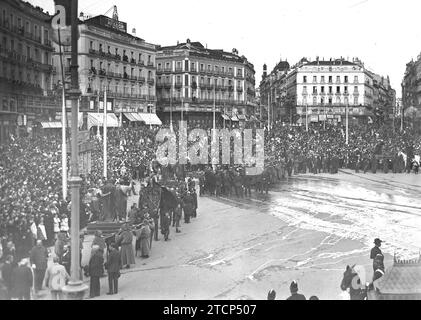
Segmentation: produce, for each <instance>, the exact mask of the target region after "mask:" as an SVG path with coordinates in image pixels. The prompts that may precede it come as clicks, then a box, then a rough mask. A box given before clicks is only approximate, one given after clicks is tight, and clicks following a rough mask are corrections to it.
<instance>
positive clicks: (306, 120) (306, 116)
mask: <svg viewBox="0 0 421 320" xmlns="http://www.w3.org/2000/svg"><path fill="white" fill-rule="evenodd" d="M306 131H307V132H308V105H307V104H306Z"/></svg>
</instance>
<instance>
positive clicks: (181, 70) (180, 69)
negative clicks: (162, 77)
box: [175, 67, 183, 72]
mask: <svg viewBox="0 0 421 320" xmlns="http://www.w3.org/2000/svg"><path fill="white" fill-rule="evenodd" d="M175 72H183V68H177V67H176V68H175Z"/></svg>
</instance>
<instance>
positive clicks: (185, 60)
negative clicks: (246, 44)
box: [157, 39, 256, 126]
mask: <svg viewBox="0 0 421 320" xmlns="http://www.w3.org/2000/svg"><path fill="white" fill-rule="evenodd" d="M254 77H255V71H254V66H253V65H252V64H251V63H250V62H248V61H247V59H246V58H245V57H244V56H241V57H240V56H239V55H238V51H237V50H236V49H233V51H232V52H225V51H223V50H211V49H207V48H205V47H204V46H203V45H202V44H201V43H200V42H190V40H189V39H187V41H186V42H185V43H179V44H177V45H175V46H167V47H160V48H159V49H158V52H157V99H158V114H159V116H160V118H161V119H162V120H163V121H164V122H166V123H169V122H170V121H171V120H172V121H173V122H175V121H179V120H181V119H183V120H186V121H187V122H188V123H189V124H192V125H206V126H212V123H213V110H214V106H215V113H216V121H217V122H218V124H221V123H222V122H226V121H229V122H230V124H231V123H232V122H235V123H238V122H246V121H249V120H250V116H252V115H254V112H255V107H256V103H255V78H254ZM253 118H254V116H253ZM253 118H252V120H253Z"/></svg>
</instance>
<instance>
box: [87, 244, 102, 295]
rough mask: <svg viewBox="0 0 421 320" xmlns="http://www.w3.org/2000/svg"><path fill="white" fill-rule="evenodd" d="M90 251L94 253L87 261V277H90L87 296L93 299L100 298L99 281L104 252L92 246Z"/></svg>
mask: <svg viewBox="0 0 421 320" xmlns="http://www.w3.org/2000/svg"><path fill="white" fill-rule="evenodd" d="M92 250H95V253H94V254H93V255H92V257H91V260H89V276H90V277H91V279H90V291H89V296H90V297H91V298H95V297H99V296H100V283H99V279H100V278H101V276H102V275H103V274H104V251H103V250H102V249H101V248H100V247H99V246H97V245H95V246H93V247H92Z"/></svg>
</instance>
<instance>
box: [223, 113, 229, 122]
mask: <svg viewBox="0 0 421 320" xmlns="http://www.w3.org/2000/svg"><path fill="white" fill-rule="evenodd" d="M222 119H224V120H228V121H229V120H230V117H228V116H227V115H226V114H223V115H222Z"/></svg>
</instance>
